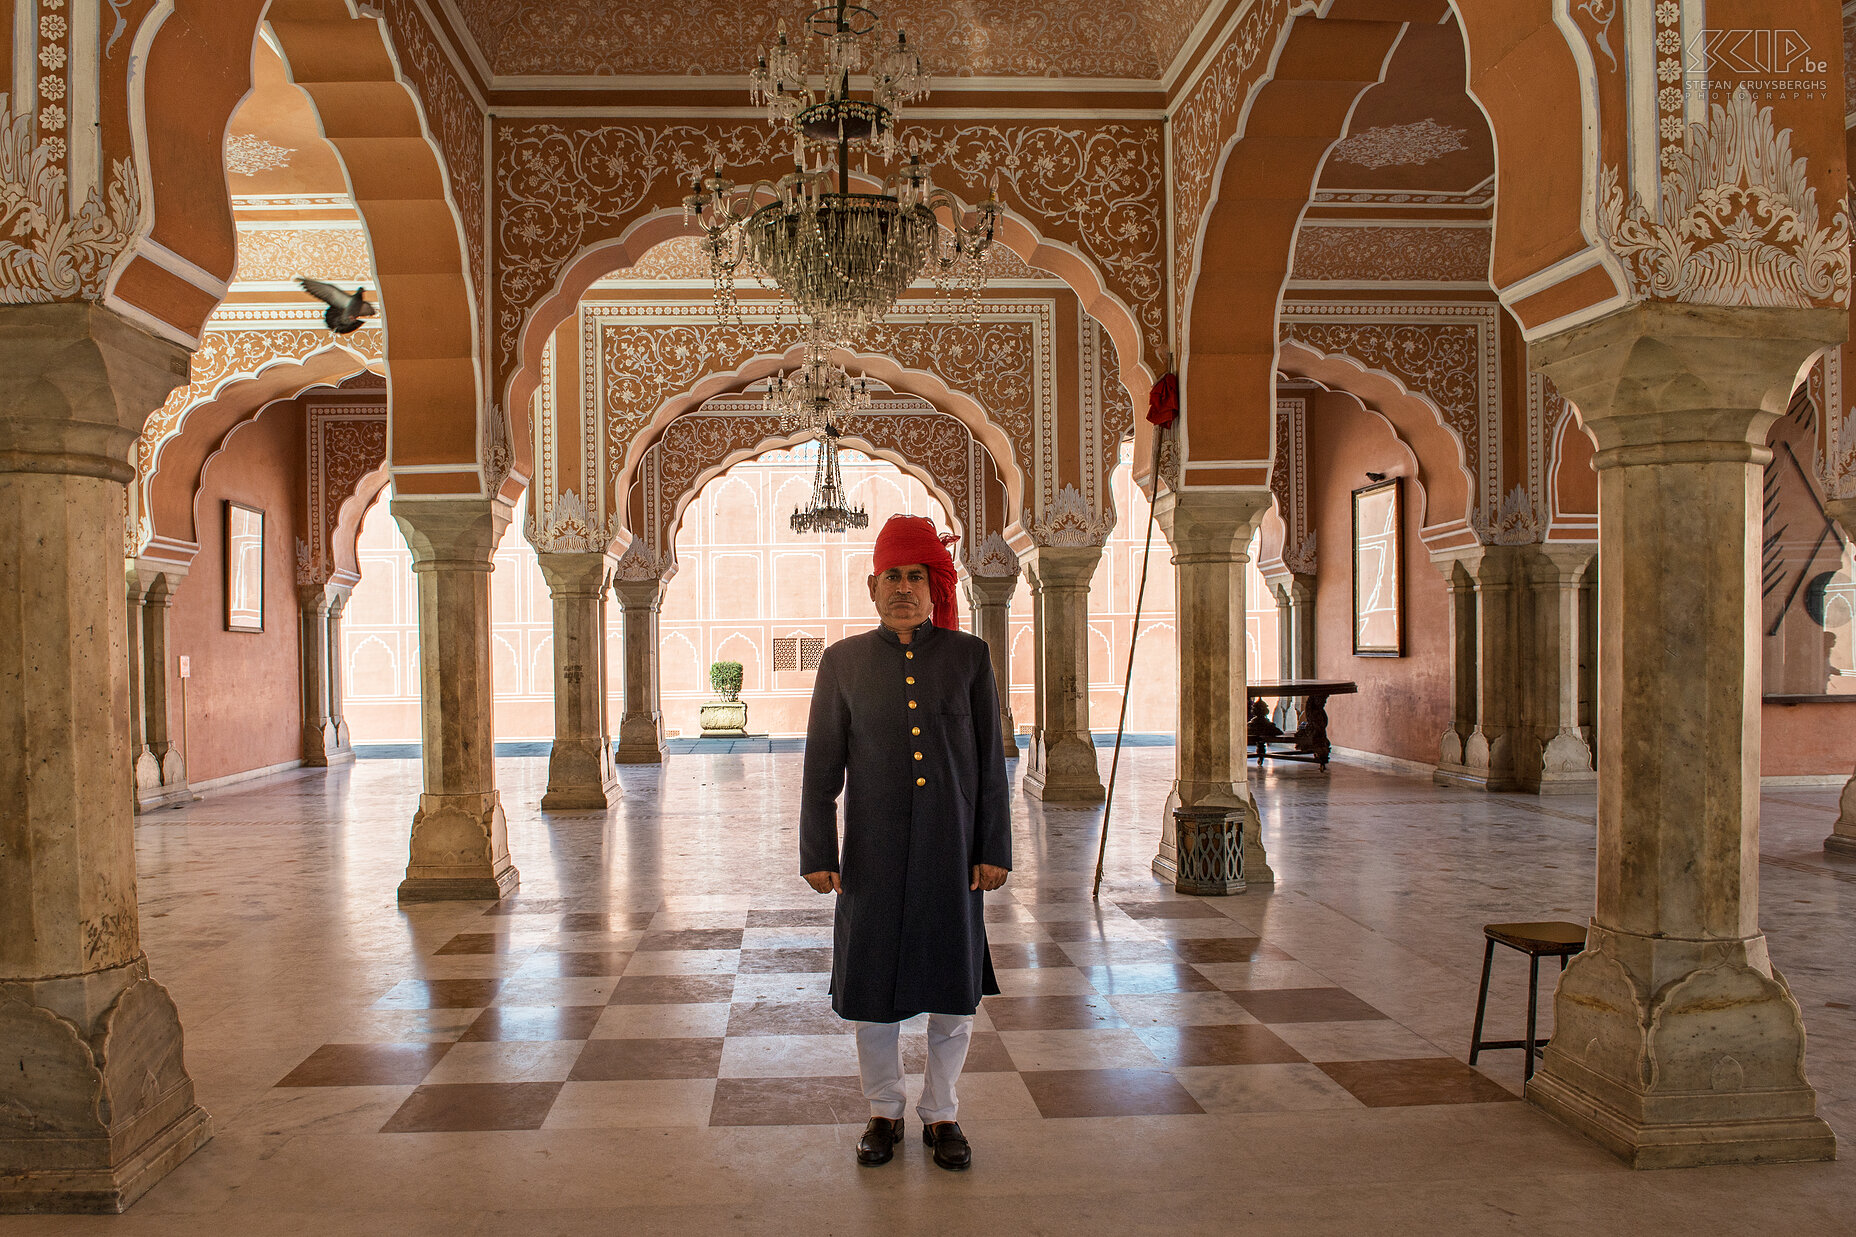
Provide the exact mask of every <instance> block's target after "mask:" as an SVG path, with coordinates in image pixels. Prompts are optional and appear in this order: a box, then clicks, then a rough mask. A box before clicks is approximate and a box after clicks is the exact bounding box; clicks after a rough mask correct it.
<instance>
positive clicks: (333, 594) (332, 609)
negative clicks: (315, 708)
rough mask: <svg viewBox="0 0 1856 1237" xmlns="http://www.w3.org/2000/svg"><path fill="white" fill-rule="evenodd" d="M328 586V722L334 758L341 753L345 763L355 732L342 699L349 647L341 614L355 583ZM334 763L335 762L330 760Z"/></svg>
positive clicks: (349, 758) (352, 751)
mask: <svg viewBox="0 0 1856 1237" xmlns="http://www.w3.org/2000/svg"><path fill="white" fill-rule="evenodd" d="M328 588H329V725H330V726H331V727H332V728H333V729H334V731H335V750H334V751H333V752H331V753H330V755H331V757H335V756H339V757H340V758H341V761H342V763H344V764H346V763H347V762H348V761H351V760H353V759H354V735H352V734H351V733H349V730H348V714H347V710H346V709H345V708H344V707H343V704H342V701H343V700H344V699H345V698H346V693H345V692H344V690H343V687H342V658H343V657H344V656H345V654H344V653H343V652H342V650H343V649H344V648H345V647H347V646H346V645H344V644H343V643H342V615H343V614H345V613H346V612H347V610H348V599H349V598H350V597H352V596H353V595H354V585H352V584H331V585H329V586H328ZM331 763H334V762H333V760H331Z"/></svg>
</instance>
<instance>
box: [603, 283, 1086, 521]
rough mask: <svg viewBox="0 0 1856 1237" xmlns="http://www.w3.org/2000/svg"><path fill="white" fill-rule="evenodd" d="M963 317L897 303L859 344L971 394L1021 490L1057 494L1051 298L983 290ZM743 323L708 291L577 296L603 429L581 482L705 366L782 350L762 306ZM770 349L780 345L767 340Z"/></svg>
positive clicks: (1038, 496)
mask: <svg viewBox="0 0 1856 1237" xmlns="http://www.w3.org/2000/svg"><path fill="white" fill-rule="evenodd" d="M975 311H976V314H977V316H978V321H976V322H973V323H971V324H961V323H949V322H939V321H935V320H934V315H933V314H932V313H930V312H928V311H927V310H925V309H924V310H920V311H901V312H898V313H896V314H894V315H892V321H890V322H889V323H888V324H886V325H885V326H883V327H882V328H880V329H878V330H876V331H873V332H872V333H871V335H870V338H869V341H868V348H867V354H869V355H881V356H884V357H888V358H890V359H892V360H894V361H895V362H896V363H897V364H899V365H901V366H903V367H904V368H907V369H914V370H920V371H923V372H926V373H931V374H933V375H935V376H936V377H937V378H939V379H940V380H941V381H942V382H943V383H944V384H946V385H947V386H948V387H949V388H951V389H953V390H956V391H959V392H961V393H963V394H965V395H967V396H969V397H971V398H972V399H973V400H974V401H975V402H976V403H977V404H978V405H979V406H980V408H981V409H982V410H983V411H984V413H985V415H986V417H987V419H988V420H990V421H991V422H992V423H993V424H994V425H996V426H998V427H999V429H1000V431H1001V432H1002V433H1003V434H1004V435H1005V438H1006V440H1007V441H1008V442H1009V443H1010V444H1011V448H1012V452H1013V456H1014V460H1013V462H1014V463H1015V464H1017V465H1018V467H1019V468H1020V469H1021V470H1022V471H1023V472H1024V473H1025V477H1026V501H1027V502H1037V501H1040V500H1041V501H1054V500H1055V497H1056V490H1057V485H1056V471H1057V463H1056V434H1057V425H1056V389H1055V387H1056V375H1055V368H1054V367H1055V341H1054V339H1053V337H1052V324H1051V317H1052V305H1051V302H1049V301H1046V300H1024V301H1003V300H1000V301H993V300H988V301H982V302H980V303H979V304H978V305H977V306H976V307H975ZM743 319H744V326H743V327H741V328H732V327H717V326H716V324H715V317H714V310H713V307H712V306H711V305H710V304H709V303H708V302H707V301H690V302H670V301H636V302H607V301H590V302H587V303H586V304H585V305H584V306H583V308H582V335H581V348H582V354H583V355H584V356H585V357H587V358H590V363H588V364H586V365H585V366H584V371H583V379H582V381H583V384H584V390H583V393H582V401H583V404H584V406H585V407H587V408H590V409H599V410H600V416H599V424H600V426H601V427H602V431H603V432H602V433H601V435H600V439H599V441H598V442H597V443H596V444H594V445H595V447H596V450H593V451H589V452H587V454H586V460H587V473H586V476H585V478H584V481H585V483H586V484H589V485H592V486H598V485H600V484H602V478H610V477H612V476H614V475H616V474H617V472H618V471H619V470H620V469H621V468H622V467H623V463H624V461H625V459H626V456H627V453H628V452H629V451H630V449H631V444H632V442H633V440H634V439H635V438H636V436H637V435H638V433H639V432H640V431H641V430H642V429H643V428H644V427H645V426H646V425H648V424H649V423H650V422H651V421H652V420H653V419H654V418H655V417H656V416H657V415H658V413H659V411H660V410H661V409H662V408H663V407H664V405H665V404H666V403H668V402H669V401H670V400H672V399H675V398H676V397H678V396H681V395H684V394H686V393H687V392H689V391H690V390H691V388H693V387H694V386H695V385H696V384H697V383H698V382H700V381H701V380H702V379H703V378H705V377H707V376H708V375H711V374H717V373H729V372H733V371H735V370H738V369H740V368H741V367H742V366H743V365H745V364H746V363H747V362H749V361H751V360H753V359H755V358H757V357H772V356H781V355H784V354H785V352H786V350H787V346H788V345H790V341H791V338H792V334H791V332H790V330H787V331H782V332H777V333H776V332H771V331H769V330H768V328H769V327H770V326H771V324H772V322H773V314H772V312H771V310H768V311H762V312H760V313H756V309H755V307H754V306H752V305H746V306H743ZM774 349H778V351H777V352H776V351H774Z"/></svg>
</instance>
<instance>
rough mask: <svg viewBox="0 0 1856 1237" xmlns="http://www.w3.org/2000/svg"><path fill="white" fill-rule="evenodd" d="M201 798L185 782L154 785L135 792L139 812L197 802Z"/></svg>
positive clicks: (136, 808) (136, 806) (136, 807)
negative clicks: (174, 784) (173, 784)
mask: <svg viewBox="0 0 1856 1237" xmlns="http://www.w3.org/2000/svg"><path fill="white" fill-rule="evenodd" d="M199 798H200V796H198V795H196V794H194V793H193V789H192V788H191V787H189V786H188V785H187V783H185V782H182V783H181V784H180V785H178V786H154V787H150V788H149V789H147V790H137V791H136V792H135V810H136V812H137V813H141V812H155V811H159V810H160V809H162V808H164V807H180V806H181V805H182V804H185V803H195V802H198V801H199Z"/></svg>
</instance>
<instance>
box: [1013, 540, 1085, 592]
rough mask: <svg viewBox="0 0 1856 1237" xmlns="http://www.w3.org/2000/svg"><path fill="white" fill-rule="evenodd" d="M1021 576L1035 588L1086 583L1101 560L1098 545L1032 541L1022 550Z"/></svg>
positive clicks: (1055, 587)
mask: <svg viewBox="0 0 1856 1237" xmlns="http://www.w3.org/2000/svg"><path fill="white" fill-rule="evenodd" d="M1021 561H1022V562H1023V564H1024V572H1025V579H1026V580H1027V581H1029V582H1030V584H1031V587H1032V588H1035V589H1064V588H1073V589H1074V588H1081V589H1086V588H1088V587H1089V584H1090V581H1092V580H1094V579H1095V575H1096V565H1097V564H1099V563H1100V562H1101V561H1102V547H1101V546H1099V545H1034V546H1032V547H1031V548H1030V549H1029V550H1027V551H1026V552H1025V554H1024V555H1023V557H1022V560H1021Z"/></svg>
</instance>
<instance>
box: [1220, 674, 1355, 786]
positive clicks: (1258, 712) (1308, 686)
mask: <svg viewBox="0 0 1856 1237" xmlns="http://www.w3.org/2000/svg"><path fill="white" fill-rule="evenodd" d="M1246 690H1247V692H1248V694H1249V696H1250V717H1249V737H1250V742H1251V743H1252V744H1253V745H1254V746H1255V747H1256V749H1257V763H1258V764H1262V763H1263V758H1264V757H1265V756H1272V755H1273V756H1275V757H1276V759H1278V760H1312V761H1314V762H1315V763H1317V764H1319V765H1320V766H1321V767H1322V768H1323V769H1325V768H1327V767H1328V752H1329V751H1330V750H1331V749H1330V748H1329V746H1328V697H1329V696H1347V695H1352V694H1353V693H1355V692H1358V691H1359V690H1360V687H1359V684H1357V683H1351V682H1349V681H1347V680H1346V679H1262V680H1259V681H1258V682H1255V683H1251V684H1249V685H1248V687H1247V689H1246ZM1286 696H1306V697H1307V698H1308V708H1307V710H1306V711H1304V713H1303V714H1302V725H1301V727H1300V728H1299V729H1297V730H1296V732H1295V733H1294V734H1285V733H1283V731H1282V730H1281V728H1279V727H1278V726H1277V725H1276V723H1275V722H1273V721H1271V720H1270V712H1269V710H1268V709H1267V708H1265V707H1264V704H1263V701H1264V699H1265V698H1269V699H1281V698H1283V697H1286ZM1272 743H1293V744H1294V745H1295V746H1294V747H1293V748H1291V749H1290V750H1288V751H1284V752H1271V751H1270V750H1269V745H1270V744H1272Z"/></svg>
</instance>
